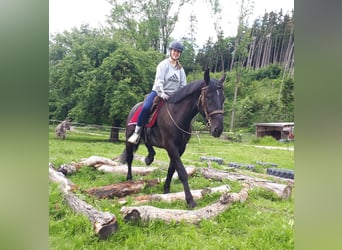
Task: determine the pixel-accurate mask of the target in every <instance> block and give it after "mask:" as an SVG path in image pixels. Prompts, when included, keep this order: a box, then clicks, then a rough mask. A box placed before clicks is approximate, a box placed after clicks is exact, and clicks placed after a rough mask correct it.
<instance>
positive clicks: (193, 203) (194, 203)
mask: <svg viewBox="0 0 342 250" xmlns="http://www.w3.org/2000/svg"><path fill="white" fill-rule="evenodd" d="M188 206H189V208H190V209H193V208H195V207H196V206H197V203H196V202H195V201H190V202H189V203H188Z"/></svg>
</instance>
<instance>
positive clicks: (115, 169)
mask: <svg viewBox="0 0 342 250" xmlns="http://www.w3.org/2000/svg"><path fill="white" fill-rule="evenodd" d="M138 159H139V160H141V159H144V158H142V157H139V158H138ZM84 166H92V167H94V168H96V169H97V170H100V171H103V172H107V173H117V174H122V175H127V171H128V167H127V164H121V163H119V162H116V161H113V160H110V159H107V158H104V157H100V156H90V157H89V158H86V159H82V160H81V161H80V162H78V163H70V164H63V165H61V166H60V167H59V168H58V169H57V171H58V172H61V173H63V174H64V175H71V174H74V173H75V172H77V171H78V170H79V169H80V168H82V167H84ZM158 169H160V168H157V167H132V174H133V175H140V176H146V175H149V174H150V173H152V172H153V171H156V170H158ZM185 170H186V172H187V173H188V175H189V176H190V175H193V174H194V173H195V172H196V168H195V167H193V166H190V167H186V168H185ZM177 178H178V174H177V173H175V174H174V175H173V179H177ZM165 179H166V178H165ZM165 179H163V180H161V181H162V182H163V181H165Z"/></svg>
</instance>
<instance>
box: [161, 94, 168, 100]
mask: <svg viewBox="0 0 342 250" xmlns="http://www.w3.org/2000/svg"><path fill="white" fill-rule="evenodd" d="M160 97H161V98H162V99H163V100H164V101H167V100H168V99H169V97H170V96H168V95H167V94H165V93H162V94H161V95H160Z"/></svg>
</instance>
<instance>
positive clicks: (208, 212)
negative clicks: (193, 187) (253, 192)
mask: <svg viewBox="0 0 342 250" xmlns="http://www.w3.org/2000/svg"><path fill="white" fill-rule="evenodd" d="M248 189H249V187H248V185H244V187H243V188H242V190H241V191H240V192H239V193H224V194H223V195H222V196H221V197H220V199H219V201H217V202H216V203H213V204H211V205H208V206H206V207H204V208H200V209H198V210H179V209H161V208H157V207H153V206H140V207H136V206H135V207H122V208H121V210H120V213H121V215H122V216H123V218H124V220H125V221H133V222H138V221H144V222H148V221H151V220H162V221H165V222H168V223H169V222H185V223H190V224H197V223H199V222H200V221H201V220H203V219H212V218H215V217H216V216H217V215H219V214H220V213H222V212H224V211H226V210H227V209H228V208H229V207H230V206H231V205H232V204H233V202H236V201H240V202H244V201H245V200H246V199H247V197H248Z"/></svg>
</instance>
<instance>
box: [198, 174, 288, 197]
mask: <svg viewBox="0 0 342 250" xmlns="http://www.w3.org/2000/svg"><path fill="white" fill-rule="evenodd" d="M201 173H202V175H203V176H204V177H205V178H208V179H214V180H219V181H221V180H223V179H228V180H230V181H242V182H244V183H248V184H250V186H251V188H256V187H260V188H264V189H267V190H269V191H271V192H273V193H275V194H276V195H277V196H278V197H279V198H281V199H289V198H290V197H291V194H292V187H291V186H289V185H285V184H280V183H274V182H271V181H269V180H266V179H261V178H257V177H252V176H248V175H242V174H239V173H233V172H226V171H222V170H217V169H212V168H202V169H201Z"/></svg>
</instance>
